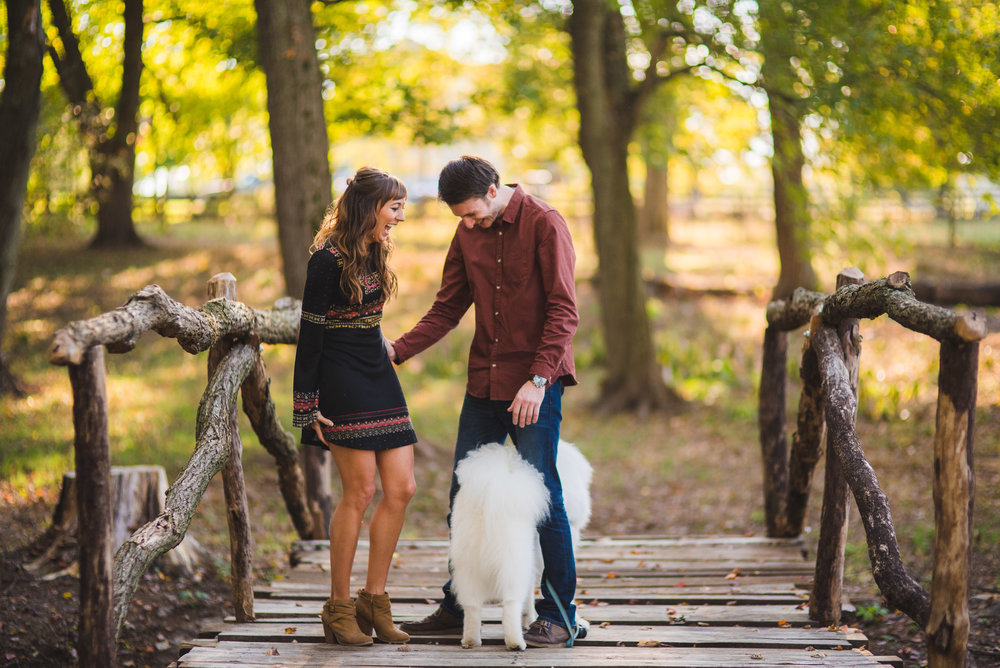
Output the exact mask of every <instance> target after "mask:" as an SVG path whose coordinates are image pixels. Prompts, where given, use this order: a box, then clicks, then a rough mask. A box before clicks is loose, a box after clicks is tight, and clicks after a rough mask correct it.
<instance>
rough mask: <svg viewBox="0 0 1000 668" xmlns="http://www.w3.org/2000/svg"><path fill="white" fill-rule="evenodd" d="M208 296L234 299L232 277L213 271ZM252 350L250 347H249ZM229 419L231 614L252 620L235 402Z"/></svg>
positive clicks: (213, 358) (226, 479)
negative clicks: (214, 273) (213, 274)
mask: <svg viewBox="0 0 1000 668" xmlns="http://www.w3.org/2000/svg"><path fill="white" fill-rule="evenodd" d="M208 298H209V299H229V300H232V301H236V277H235V276H233V275H232V274H230V273H228V272H226V273H222V274H216V275H215V276H213V277H212V278H211V279H209V281H208ZM233 345H234V341H233V340H232V339H230V338H229V337H225V338H221V339H219V340H218V341H216V342H215V344H214V345H213V346H212V347H211V348H210V349H209V351H208V377H209V378H211V377H212V376H213V375H214V374H215V372H216V370H217V367H218V365H219V361H220V360H222V359H224V358H225V356H226V355H227V354H229V351H230V350H232V348H233ZM251 349H252V350H255V348H254V347H251ZM220 417H221V418H222V419H224V420H226V421H227V422H229V458H228V459H227V460H226V464H225V466H223V467H222V490H223V496H224V497H225V501H226V520H227V522H226V523H227V524H228V525H229V563H230V585H231V587H232V592H233V613H234V615H235V616H236V621H237V622H252V621H253V620H254V614H253V547H252V533H251V530H250V512H249V510H248V509H247V488H246V481H245V478H244V476H243V442H242V441H241V440H240V418H239V413H238V411H237V409H236V402H235V401H233V403H232V405H231V406H230V407H229V410H228V411H227V412H226V414H225V415H223V416H220Z"/></svg>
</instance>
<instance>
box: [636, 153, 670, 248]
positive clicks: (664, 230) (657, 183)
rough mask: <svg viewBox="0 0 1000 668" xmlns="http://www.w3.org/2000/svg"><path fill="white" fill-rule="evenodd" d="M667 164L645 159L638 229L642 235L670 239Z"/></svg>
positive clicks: (664, 239)
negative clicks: (644, 178)
mask: <svg viewBox="0 0 1000 668" xmlns="http://www.w3.org/2000/svg"><path fill="white" fill-rule="evenodd" d="M668 195H669V189H668V186H667V166H666V165H662V166H661V165H658V164H657V163H655V162H652V161H650V160H647V161H646V180H645V181H644V183H643V198H642V216H641V218H640V223H639V230H640V235H641V236H642V237H647V238H653V239H662V240H663V241H667V242H669V241H670V206H669V203H668Z"/></svg>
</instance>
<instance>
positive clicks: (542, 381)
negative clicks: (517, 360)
mask: <svg viewBox="0 0 1000 668" xmlns="http://www.w3.org/2000/svg"><path fill="white" fill-rule="evenodd" d="M531 384H532V385H534V386H535V387H537V388H538V389H542V388H543V387H545V386H546V385H548V384H549V379H548V378H546V377H545V376H539V375H537V374H536V375H534V376H532V377H531Z"/></svg>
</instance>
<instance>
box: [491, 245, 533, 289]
mask: <svg viewBox="0 0 1000 668" xmlns="http://www.w3.org/2000/svg"><path fill="white" fill-rule="evenodd" d="M533 265H534V253H531V252H527V250H526V249H524V248H518V249H516V250H515V249H513V248H509V249H505V251H504V253H503V255H502V257H500V259H499V260H498V262H497V269H498V270H499V273H500V276H501V278H502V281H503V285H504V287H505V288H507V289H514V290H519V289H522V288H524V287H525V286H526V285H527V283H528V281H529V277H530V276H531V273H532V269H533Z"/></svg>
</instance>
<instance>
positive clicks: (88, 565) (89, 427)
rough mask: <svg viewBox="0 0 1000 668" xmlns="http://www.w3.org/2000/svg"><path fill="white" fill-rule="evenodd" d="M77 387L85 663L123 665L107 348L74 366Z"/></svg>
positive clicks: (75, 422) (81, 651)
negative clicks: (114, 572) (115, 587)
mask: <svg viewBox="0 0 1000 668" xmlns="http://www.w3.org/2000/svg"><path fill="white" fill-rule="evenodd" d="M69 377H70V383H71V384H72V386H73V427H74V430H75V433H76V440H75V442H74V444H73V447H74V451H75V458H76V471H77V475H78V476H79V477H80V481H81V484H80V485H78V486H77V489H76V491H77V504H76V505H77V509H78V514H79V526H80V533H81V534H82V535H84V536H86V537H87V540H82V541H80V626H79V630H78V634H79V644H78V649H77V651H78V652H79V660H80V665H81V666H111V668H114V667H115V666H117V665H118V651H117V644H116V634H115V633H114V632H113V626H112V622H113V620H112V615H111V600H112V592H111V588H110V587H109V586H108V583H110V582H111V472H110V470H109V469H110V466H111V465H110V454H109V453H110V445H109V441H108V395H107V389H106V387H105V383H104V348H102V347H100V346H98V347H95V348H91V349H89V350H88V351H87V354H86V355H84V358H83V361H82V363H81V364H79V365H73V366H71V367H70V369H69Z"/></svg>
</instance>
